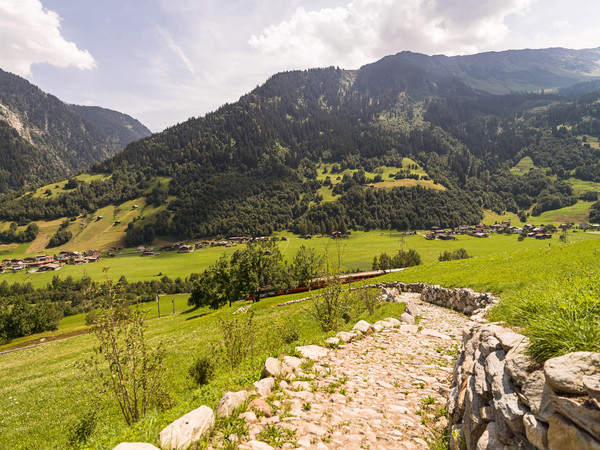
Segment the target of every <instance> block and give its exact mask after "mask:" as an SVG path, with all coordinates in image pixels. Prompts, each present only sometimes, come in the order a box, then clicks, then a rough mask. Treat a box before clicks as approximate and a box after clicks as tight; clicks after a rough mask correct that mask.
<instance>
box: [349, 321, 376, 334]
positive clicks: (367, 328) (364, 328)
mask: <svg viewBox="0 0 600 450" xmlns="http://www.w3.org/2000/svg"><path fill="white" fill-rule="evenodd" d="M352 330H354V331H360V332H361V333H364V334H369V333H371V332H372V331H373V327H372V326H371V324H370V323H369V322H367V321H365V320H359V321H358V322H356V325H354V326H353V327H352Z"/></svg>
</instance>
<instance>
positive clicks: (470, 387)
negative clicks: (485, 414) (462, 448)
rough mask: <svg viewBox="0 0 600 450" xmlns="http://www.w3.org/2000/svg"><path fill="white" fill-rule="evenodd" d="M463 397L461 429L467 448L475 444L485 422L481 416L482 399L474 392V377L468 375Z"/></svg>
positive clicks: (484, 427) (483, 429)
mask: <svg viewBox="0 0 600 450" xmlns="http://www.w3.org/2000/svg"><path fill="white" fill-rule="evenodd" d="M465 395H466V398H465V414H464V416H463V431H464V434H465V441H466V443H467V448H473V447H475V446H476V445H477V442H478V441H479V438H480V437H481V435H482V434H483V432H484V431H485V429H486V426H487V423H486V422H485V421H484V420H483V419H482V418H481V415H480V411H481V408H483V407H484V406H485V404H484V403H483V400H481V398H480V397H479V396H478V395H477V393H476V392H475V377H469V383H468V384H467V392H466V394H465Z"/></svg>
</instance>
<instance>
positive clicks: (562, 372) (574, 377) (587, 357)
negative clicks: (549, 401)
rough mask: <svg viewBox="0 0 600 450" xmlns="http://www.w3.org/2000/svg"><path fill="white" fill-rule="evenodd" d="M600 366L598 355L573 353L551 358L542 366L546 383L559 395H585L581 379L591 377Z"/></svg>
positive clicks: (599, 354)
mask: <svg viewBox="0 0 600 450" xmlns="http://www.w3.org/2000/svg"><path fill="white" fill-rule="evenodd" d="M599 365H600V353H592V352H575V353H569V354H567V355H563V356H559V357H557V358H552V359H549V360H548V361H546V363H545V364H544V373H545V375H546V382H547V383H548V384H549V385H550V387H551V388H552V389H553V390H554V391H556V392H559V393H566V394H579V395H582V394H585V393H586V390H585V387H584V386H583V377H584V376H585V375H593V374H594V373H596V372H597V370H598V366H599Z"/></svg>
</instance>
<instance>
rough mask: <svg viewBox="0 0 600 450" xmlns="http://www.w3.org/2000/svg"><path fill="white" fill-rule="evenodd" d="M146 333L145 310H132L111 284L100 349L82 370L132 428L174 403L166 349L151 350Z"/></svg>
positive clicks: (97, 329) (99, 324) (98, 331)
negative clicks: (152, 411)
mask: <svg viewBox="0 0 600 450" xmlns="http://www.w3.org/2000/svg"><path fill="white" fill-rule="evenodd" d="M145 330H146V326H145V324H144V316H143V312H142V311H141V309H139V308H137V307H136V308H132V309H130V308H129V307H128V305H127V303H126V302H125V301H124V300H123V299H118V298H117V297H116V296H115V294H114V292H113V290H112V286H111V285H110V283H109V292H108V295H107V297H106V299H103V304H102V306H101V308H100V310H99V312H98V316H97V319H96V320H95V321H94V333H95V335H96V338H97V339H98V347H96V349H95V355H94V356H92V357H91V358H90V359H88V360H87V361H85V362H84V363H83V364H82V368H83V370H84V371H85V372H86V374H87V376H88V379H89V381H90V382H91V384H92V386H93V387H94V388H95V389H97V390H99V392H100V393H107V394H108V395H111V396H112V397H113V398H114V399H115V400H116V401H117V402H118V404H119V407H120V409H121V412H122V413H123V416H124V418H125V421H126V422H127V424H128V425H132V424H133V423H135V422H137V421H139V420H140V419H141V418H142V417H144V416H145V415H146V414H147V412H148V411H149V410H150V408H152V407H156V408H159V409H162V408H166V407H168V406H170V401H171V399H170V397H169V395H168V394H167V391H166V383H165V370H164V369H165V368H164V364H163V361H164V357H165V350H164V347H163V346H162V343H159V344H158V346H157V347H156V348H151V347H150V346H149V345H148V343H147V342H146V339H145Z"/></svg>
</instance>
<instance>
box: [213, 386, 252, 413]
mask: <svg viewBox="0 0 600 450" xmlns="http://www.w3.org/2000/svg"><path fill="white" fill-rule="evenodd" d="M248 398H250V392H248V391H237V392H226V393H225V395H224V396H223V397H222V398H221V401H220V402H219V404H218V405H217V416H223V417H229V416H231V414H233V412H234V411H235V410H236V409H237V408H239V407H240V406H242V405H243V404H244V403H245V402H246V400H248Z"/></svg>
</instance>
